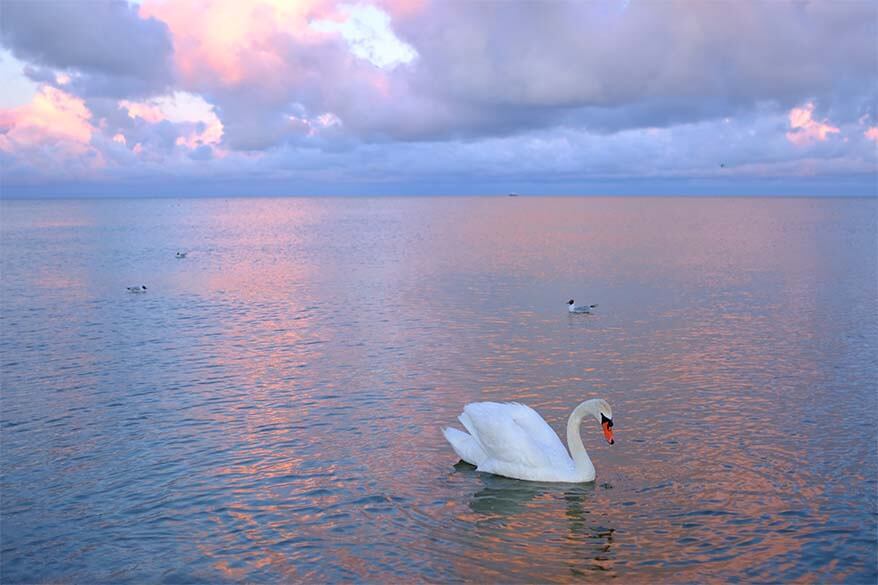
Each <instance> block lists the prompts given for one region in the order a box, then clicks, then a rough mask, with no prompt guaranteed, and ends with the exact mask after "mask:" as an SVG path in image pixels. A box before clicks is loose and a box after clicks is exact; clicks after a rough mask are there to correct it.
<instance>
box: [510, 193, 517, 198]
mask: <svg viewBox="0 0 878 585" xmlns="http://www.w3.org/2000/svg"><path fill="white" fill-rule="evenodd" d="M509 196H510V197H518V193H510V194H509Z"/></svg>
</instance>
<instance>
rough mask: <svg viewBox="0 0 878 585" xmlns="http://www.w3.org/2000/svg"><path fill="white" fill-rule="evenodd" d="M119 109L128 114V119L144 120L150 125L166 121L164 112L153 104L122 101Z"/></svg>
mask: <svg viewBox="0 0 878 585" xmlns="http://www.w3.org/2000/svg"><path fill="white" fill-rule="evenodd" d="M119 107H120V108H122V109H124V110H126V111H127V112H128V117H130V118H142V119H143V120H146V121H147V122H149V123H150V124H155V123H156V122H161V121H162V120H164V119H165V115H164V114H163V113H162V111H161V110H160V109H159V108H157V107H156V106H154V105H152V104H147V103H144V102H130V101H128V100H122V101H120V102H119Z"/></svg>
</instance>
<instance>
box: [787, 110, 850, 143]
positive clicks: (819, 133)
mask: <svg viewBox="0 0 878 585" xmlns="http://www.w3.org/2000/svg"><path fill="white" fill-rule="evenodd" d="M813 114H814V104H813V103H812V102H808V103H807V104H805V105H804V106H802V107H801V108H793V109H792V110H790V114H789V118H790V131H789V132H787V133H786V137H787V140H789V141H790V142H791V143H793V144H795V145H796V146H804V145H806V144H809V143H811V142H815V141H819V142H822V141H824V140H826V139H827V137H828V136H829V135H830V134H838V133H839V132H840V130H839V129H838V128H837V127H835V126H832V125H830V124H829V123H828V122H829V121H828V120H823V121H822V122H818V121H816V120H814V118H813V117H812V116H813Z"/></svg>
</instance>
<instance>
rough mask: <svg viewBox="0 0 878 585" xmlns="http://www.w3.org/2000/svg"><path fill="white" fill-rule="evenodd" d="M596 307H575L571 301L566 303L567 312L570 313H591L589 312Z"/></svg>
mask: <svg viewBox="0 0 878 585" xmlns="http://www.w3.org/2000/svg"><path fill="white" fill-rule="evenodd" d="M595 307H597V305H577V304H576V303H574V302H573V299H570V300H569V301H567V311H568V312H570V313H591V310H592V309H594V308H595Z"/></svg>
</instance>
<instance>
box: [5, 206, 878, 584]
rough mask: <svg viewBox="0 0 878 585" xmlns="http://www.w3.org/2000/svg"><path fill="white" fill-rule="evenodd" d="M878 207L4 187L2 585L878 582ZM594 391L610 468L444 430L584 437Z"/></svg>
mask: <svg viewBox="0 0 878 585" xmlns="http://www.w3.org/2000/svg"><path fill="white" fill-rule="evenodd" d="M876 218H878V200H874V199H873V200H868V199H839V200H835V199H780V200H778V199H774V200H772V199H672V198H668V199H592V198H588V199H576V198H559V199H556V198H527V197H519V198H506V197H502V198H418V199H394V198H379V199H229V200H223V199H210V200H198V199H181V200H166V199H165V200H128V201H125V200H105V201H91V200H83V201H3V202H2V203H0V227H2V285H0V286H2V288H0V301H2V311H0V365H2V403H0V407H2V408H0V439H2V441H0V462H2V486H0V487H2V492H0V496H2V499H0V512H2V515H0V537H2V543H0V546H2V549H0V561H2V565H0V581H2V582H3V583H21V582H46V581H52V582H60V581H63V582H80V583H91V582H99V581H100V582H113V583H126V582H195V581H200V582H224V581H248V582H272V581H279V580H284V581H299V582H312V583H313V582H326V581H329V582H338V581H371V582H411V581H426V582H456V581H478V582H493V581H502V582H560V581H599V580H600V581H603V580H605V579H607V578H609V577H618V578H620V579H621V582H632V581H638V580H640V581H642V580H651V581H661V582H705V581H745V582H753V581H758V582H766V581H770V582H775V581H799V582H820V583H826V582H850V583H874V582H875V581H876V579H878V552H876V550H878V541H876V538H878V537H876V531H878V509H876V501H878V496H876V494H878V430H876V429H878V425H876V422H878V420H876V419H878V396H876V380H878V306H876V304H878V303H876V299H878V275H876V265H878V259H876V248H878V246H876V237H878V236H876V234H878V219H876ZM178 250H188V251H189V255H188V257H187V258H186V259H183V260H177V259H175V257H174V253H175V252H176V251H178ZM139 284H146V285H147V287H148V293H147V294H143V295H134V294H127V293H126V286H130V285H139ZM570 298H575V299H576V300H577V302H591V303H599V305H600V307H599V309H598V313H597V314H595V315H568V313H567V312H566V306H565V305H564V303H565V302H566V301H567V300H568V299H570ZM595 396H599V397H604V398H606V399H607V400H608V401H610V403H611V404H612V406H613V409H614V413H615V423H616V427H615V430H616V444H615V445H614V446H609V445H607V444H606V443H605V442H604V441H603V439H602V436H601V433H600V428H599V426H598V424H597V423H596V422H595V423H593V424H589V423H586V424H584V426H583V430H582V433H583V438H584V441H585V444H586V447H587V448H588V449H589V453H590V454H591V456H592V459H593V460H594V462H595V467H596V468H597V475H598V477H597V481H596V482H594V483H591V484H583V485H573V486H571V485H553V484H530V483H526V482H519V481H515V480H508V479H503V478H498V477H492V476H487V475H484V474H481V473H477V472H476V471H474V469H473V468H472V467H470V466H468V465H466V464H462V463H458V462H457V458H456V457H455V456H454V454H453V452H452V451H451V449H450V448H449V446H448V445H447V444H446V443H445V442H444V440H443V438H442V435H441V432H440V429H441V427H442V426H443V425H449V424H455V425H456V420H455V418H456V416H457V414H458V413H459V412H460V410H461V408H462V407H463V405H464V404H466V403H467V402H471V401H475V400H516V401H521V402H525V403H527V404H529V405H531V406H533V407H534V408H536V409H537V410H538V411H539V412H540V413H542V414H543V415H544V417H545V418H546V419H547V420H548V421H549V423H550V424H552V425H553V427H554V428H555V429H556V430H559V431H561V436H562V438H563V437H564V434H563V430H564V425H565V422H566V418H567V416H568V414H569V412H570V410H571V409H572V408H573V407H574V406H575V405H576V404H578V403H579V402H580V401H582V400H584V399H586V398H590V397H595Z"/></svg>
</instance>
